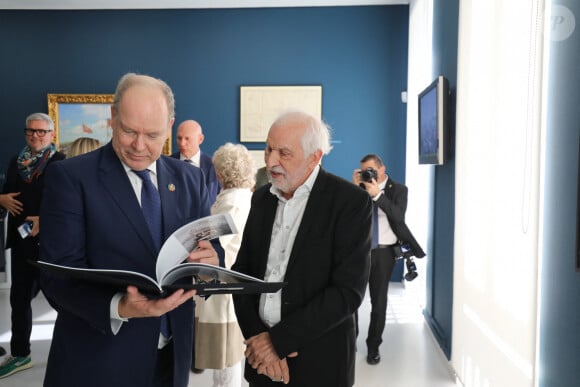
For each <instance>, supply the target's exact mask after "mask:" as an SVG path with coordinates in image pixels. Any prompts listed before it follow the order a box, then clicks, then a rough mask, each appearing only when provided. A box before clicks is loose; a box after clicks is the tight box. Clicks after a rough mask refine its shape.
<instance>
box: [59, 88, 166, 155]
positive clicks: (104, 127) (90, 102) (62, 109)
mask: <svg viewBox="0 0 580 387" xmlns="http://www.w3.org/2000/svg"><path fill="white" fill-rule="evenodd" d="M113 98H114V95H113V94H48V115H49V116H50V117H51V118H52V119H53V120H54V132H55V137H54V141H55V143H56V146H57V148H58V149H59V150H60V151H61V152H64V153H66V150H67V147H68V146H69V145H70V143H71V142H73V141H74V140H76V139H77V138H79V137H90V138H94V139H97V140H99V141H100V142H101V144H103V145H104V144H106V143H108V142H109V140H110V139H111V136H112V128H111V104H112V103H113ZM163 153H164V154H166V155H170V154H171V133H170V135H169V138H168V139H167V141H166V142H165V145H164V146H163Z"/></svg>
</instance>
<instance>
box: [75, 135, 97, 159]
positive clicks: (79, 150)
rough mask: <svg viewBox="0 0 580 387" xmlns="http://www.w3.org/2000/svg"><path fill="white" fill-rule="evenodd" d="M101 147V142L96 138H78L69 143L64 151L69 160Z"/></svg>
mask: <svg viewBox="0 0 580 387" xmlns="http://www.w3.org/2000/svg"><path fill="white" fill-rule="evenodd" d="M100 146H101V142H100V141H99V140H97V139H96V138H90V137H79V138H77V139H76V140H74V141H73V142H71V143H70V145H69V146H68V148H67V150H66V157H67V158H69V159H70V158H71V157H74V156H78V155H82V154H83V153H88V152H90V151H94V150H95V149H97V148H99V147H100Z"/></svg>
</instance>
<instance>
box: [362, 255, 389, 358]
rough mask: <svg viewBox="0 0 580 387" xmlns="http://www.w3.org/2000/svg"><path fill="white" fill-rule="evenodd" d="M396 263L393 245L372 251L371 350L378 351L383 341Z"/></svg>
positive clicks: (369, 348) (368, 340)
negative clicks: (390, 283)
mask: <svg viewBox="0 0 580 387" xmlns="http://www.w3.org/2000/svg"><path fill="white" fill-rule="evenodd" d="M395 263H396V261H395V255H394V252H393V249H392V248H391V247H382V248H376V249H374V250H372V251H371V273H370V276H369V295H370V298H371V318H370V323H369V332H368V335H367V339H366V343H367V349H368V351H369V352H376V351H378V350H379V346H380V345H381V343H382V342H383V331H384V330H385V323H386V320H387V297H388V292H389V281H390V280H391V275H392V274H393V269H394V267H395Z"/></svg>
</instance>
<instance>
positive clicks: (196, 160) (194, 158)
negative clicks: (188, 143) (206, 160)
mask: <svg viewBox="0 0 580 387" xmlns="http://www.w3.org/2000/svg"><path fill="white" fill-rule="evenodd" d="M179 157H180V159H181V160H184V161H185V160H189V161H190V162H191V164H193V165H195V166H196V167H198V168H200V164H201V151H198V152H197V153H196V154H194V155H193V156H191V158H189V159H188V158H187V157H185V156H184V155H182V154H181V153H180V154H179Z"/></svg>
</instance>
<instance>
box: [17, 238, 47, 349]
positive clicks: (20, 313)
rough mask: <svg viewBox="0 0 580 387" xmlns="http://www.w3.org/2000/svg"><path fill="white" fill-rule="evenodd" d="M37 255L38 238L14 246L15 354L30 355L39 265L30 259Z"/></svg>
mask: <svg viewBox="0 0 580 387" xmlns="http://www.w3.org/2000/svg"><path fill="white" fill-rule="evenodd" d="M37 258H38V241H37V240H36V238H34V239H31V240H29V241H20V243H16V244H15V245H14V246H12V249H11V268H12V285H11V287H10V307H11V308H12V313H11V319H12V338H11V340H10V351H11V353H12V356H28V355H30V334H31V333H32V307H31V302H32V299H33V298H34V297H36V295H37V294H38V291H39V290H40V288H39V282H38V269H37V268H35V267H34V266H32V265H31V264H30V263H29V262H28V260H36V259H37Z"/></svg>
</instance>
